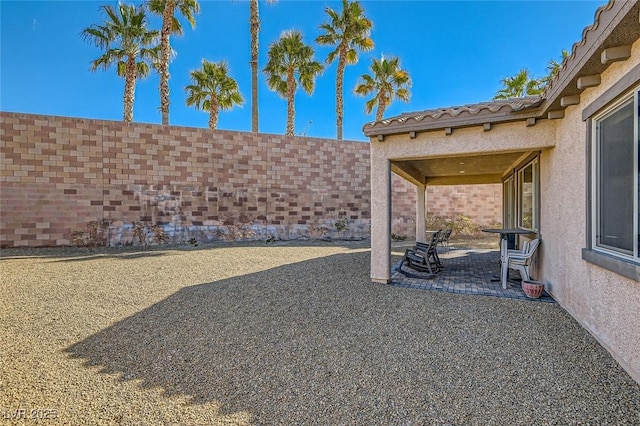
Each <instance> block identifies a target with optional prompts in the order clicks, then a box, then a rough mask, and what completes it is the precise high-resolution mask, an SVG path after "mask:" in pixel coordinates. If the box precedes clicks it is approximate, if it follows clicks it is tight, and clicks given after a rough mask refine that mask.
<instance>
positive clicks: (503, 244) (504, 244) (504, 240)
mask: <svg viewBox="0 0 640 426" xmlns="http://www.w3.org/2000/svg"><path fill="white" fill-rule="evenodd" d="M482 232H489V233H492V234H500V277H502V269H503V268H504V267H505V266H504V259H505V257H506V255H507V250H508V244H509V235H515V234H520V235H524V234H533V233H534V232H533V231H531V230H530V229H520V228H488V229H483V230H482ZM491 281H501V279H500V278H499V277H498V278H495V279H494V278H492V279H491ZM502 288H504V289H506V288H507V283H506V282H503V283H502Z"/></svg>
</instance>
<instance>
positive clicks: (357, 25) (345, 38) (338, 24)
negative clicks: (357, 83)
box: [316, 0, 373, 140]
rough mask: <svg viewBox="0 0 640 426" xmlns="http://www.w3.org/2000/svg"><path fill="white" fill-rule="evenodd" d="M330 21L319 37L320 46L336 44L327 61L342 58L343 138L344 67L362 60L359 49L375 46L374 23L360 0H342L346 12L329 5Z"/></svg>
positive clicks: (339, 111)
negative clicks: (366, 13)
mask: <svg viewBox="0 0 640 426" xmlns="http://www.w3.org/2000/svg"><path fill="white" fill-rule="evenodd" d="M325 12H326V13H327V15H329V18H330V21H329V22H326V23H324V24H322V25H320V29H321V30H323V31H324V34H321V35H319V36H318V37H317V38H316V43H318V44H320V45H331V46H336V49H335V50H334V51H332V52H331V53H329V55H328V56H327V59H326V61H325V62H326V63H327V64H330V63H332V62H333V61H334V60H335V59H336V57H337V58H338V69H337V71H336V127H337V136H338V140H342V121H343V116H344V69H345V66H346V65H347V64H349V65H351V64H355V63H357V62H358V50H361V51H369V50H371V49H373V40H371V38H370V37H369V35H370V34H371V28H372V27H373V23H372V22H371V21H370V20H369V19H367V18H365V17H364V10H363V9H362V7H361V6H360V3H359V2H357V1H354V2H351V3H350V2H349V1H348V0H342V13H341V14H338V13H337V12H336V11H335V10H333V9H330V8H326V9H325Z"/></svg>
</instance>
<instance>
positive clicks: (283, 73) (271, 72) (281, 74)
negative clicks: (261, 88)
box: [263, 30, 323, 136]
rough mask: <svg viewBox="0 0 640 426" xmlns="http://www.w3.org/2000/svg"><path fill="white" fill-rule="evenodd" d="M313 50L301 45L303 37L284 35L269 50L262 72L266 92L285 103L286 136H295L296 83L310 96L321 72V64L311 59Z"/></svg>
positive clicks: (300, 34) (286, 33)
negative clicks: (276, 94) (269, 91)
mask: <svg viewBox="0 0 640 426" xmlns="http://www.w3.org/2000/svg"><path fill="white" fill-rule="evenodd" d="M313 55H314V52H313V47H311V46H308V45H306V44H304V42H303V41H302V33H301V32H300V31H297V30H290V31H285V32H284V33H283V34H282V35H281V36H280V39H279V40H278V41H275V42H273V43H272V44H271V46H270V47H269V53H268V56H269V59H268V61H267V65H266V66H265V68H264V70H263V72H264V73H265V74H266V75H267V84H268V86H269V88H270V89H271V90H273V91H275V92H276V93H278V94H279V95H280V96H282V97H283V98H285V99H286V100H287V130H286V133H285V134H286V135H288V136H293V134H294V118H295V107H294V96H295V92H296V90H297V88H298V83H299V84H300V86H302V88H303V89H304V91H305V92H307V93H308V94H312V93H313V89H314V88H315V79H316V76H317V75H318V74H320V73H321V72H322V69H323V68H322V64H320V62H318V61H315V60H314V59H313Z"/></svg>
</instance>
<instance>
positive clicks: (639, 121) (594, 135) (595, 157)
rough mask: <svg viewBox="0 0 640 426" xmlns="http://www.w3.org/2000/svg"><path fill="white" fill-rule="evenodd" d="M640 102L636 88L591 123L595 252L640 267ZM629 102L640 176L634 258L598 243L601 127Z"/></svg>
mask: <svg viewBox="0 0 640 426" xmlns="http://www.w3.org/2000/svg"><path fill="white" fill-rule="evenodd" d="M638 98H640V86H637V87H634V88H633V89H631V90H629V91H627V92H625V93H624V94H623V95H622V96H620V98H618V99H617V100H616V101H615V102H612V103H611V104H609V105H608V106H607V107H606V108H604V109H602V111H600V112H599V113H598V114H596V115H594V116H593V117H592V119H591V120H590V121H591V123H590V125H591V132H590V135H591V138H590V139H591V140H590V143H591V146H592V149H591V158H590V161H591V176H590V179H591V183H592V184H591V194H590V195H591V197H590V198H591V199H592V200H593V202H592V203H591V217H592V218H593V220H591V230H590V232H591V238H590V240H591V249H592V250H595V251H598V252H602V253H606V254H608V255H610V256H614V257H620V258H622V259H625V260H629V261H632V262H634V263H639V264H640V257H639V256H640V253H639V250H638V241H637V240H638V237H637V236H638V231H639V230H638V219H639V217H640V211H639V210H640V208H639V206H638V203H639V202H640V197H639V195H638V179H637V174H638V150H639V149H640V147H639V146H638V145H639V144H638V126H640V117H638V101H639V99H638ZM629 101H631V104H632V106H633V111H635V114H636V117H635V120H634V126H633V127H634V128H633V140H634V142H635V143H634V149H633V151H634V152H633V169H634V173H635V174H636V179H633V188H632V192H633V194H634V207H633V227H632V231H631V232H632V235H635V236H636V237H635V238H634V240H635V242H634V244H633V249H632V251H631V253H630V254H627V253H624V250H623V249H620V248H618V249H616V248H614V247H610V246H607V245H605V244H604V243H603V244H599V242H598V238H597V235H598V233H599V232H600V231H599V228H598V227H599V224H600V210H601V208H600V207H601V206H600V188H599V182H600V175H599V165H600V158H599V150H600V149H599V143H600V141H599V138H598V130H597V128H598V123H599V122H601V121H602V120H604V119H606V118H609V117H610V116H611V115H613V114H614V113H616V112H618V111H620V110H621V109H622V108H624V107H625V106H627V104H628V103H629Z"/></svg>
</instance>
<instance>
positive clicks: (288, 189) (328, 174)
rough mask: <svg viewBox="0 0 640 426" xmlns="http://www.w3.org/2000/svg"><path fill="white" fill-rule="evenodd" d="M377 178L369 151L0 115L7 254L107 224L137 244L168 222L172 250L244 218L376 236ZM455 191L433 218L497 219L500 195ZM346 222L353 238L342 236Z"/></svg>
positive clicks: (441, 200)
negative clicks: (140, 228) (139, 225)
mask: <svg viewBox="0 0 640 426" xmlns="http://www.w3.org/2000/svg"><path fill="white" fill-rule="evenodd" d="M369 170H370V158H369V144H368V143H359V142H349V141H344V142H338V141H335V140H331V139H317V138H301V137H285V136H281V135H266V134H252V133H245V132H231V131H223V130H216V131H211V130H208V129H196V128H187V127H174V126H172V127H163V126H159V125H150V124H140V123H134V124H129V125H127V124H124V123H122V122H112V121H101V120H88V119H79V118H67V117H52V116H43V115H29V114H16V113H8V112H2V113H0V186H1V188H0V246H2V247H20V246H30V247H37V246H58V245H68V244H70V243H71V241H70V239H71V233H72V231H74V230H80V229H82V228H83V227H84V226H86V224H87V223H88V222H90V221H96V220H102V219H105V220H107V221H108V222H109V223H110V235H109V242H110V243H111V244H121V243H122V244H123V243H127V242H130V241H132V223H133V222H136V221H147V222H152V223H162V224H163V227H164V228H165V229H166V231H167V232H168V233H169V234H170V236H171V238H172V241H173V242H180V241H185V240H188V239H189V238H191V237H195V238H197V239H198V240H200V241H202V240H208V239H212V238H214V234H215V231H216V229H218V227H220V226H221V225H222V224H223V223H224V221H225V220H227V219H228V218H231V217H232V218H235V219H239V218H240V216H241V215H250V216H251V223H252V224H253V228H254V229H255V231H256V232H257V235H256V238H261V239H262V238H266V237H267V236H268V234H271V235H274V236H276V237H279V238H282V239H289V238H299V237H303V236H306V235H308V233H309V227H314V226H315V227H321V226H324V227H325V228H327V229H329V230H330V231H331V233H329V234H327V236H329V237H347V238H368V237H369V235H370V227H369V215H370V211H371V206H370V190H369ZM394 188H395V190H397V191H398V193H399V194H401V195H399V196H397V197H395V198H394V205H393V209H394V212H395V213H394V214H395V217H396V218H397V220H395V224H394V227H393V228H392V232H394V233H395V234H397V235H406V236H412V235H413V234H414V229H413V228H412V227H415V222H414V213H415V200H416V194H415V190H414V187H413V185H411V184H409V183H407V182H405V181H404V180H403V179H401V178H399V177H397V176H394ZM452 190H453V191H454V192H451V194H455V197H450V196H449V195H450V193H448V192H443V193H440V194H437V193H436V194H434V195H429V198H428V202H429V203H430V204H431V206H430V208H431V209H434V207H433V206H434V205H436V206H438V209H434V210H433V211H434V213H436V214H439V215H447V214H448V212H449V211H451V210H452V209H457V208H458V207H457V206H458V205H459V204H460V203H459V200H461V199H466V200H469V201H470V203H469V204H468V205H467V206H468V208H467V209H466V213H465V214H466V215H468V216H469V217H471V218H472V219H473V220H478V221H482V220H483V218H484V217H487V216H492V215H495V214H499V209H494V211H492V210H491V209H488V210H487V209H485V208H484V207H483V206H484V205H485V204H487V203H486V202H485V201H484V200H486V199H490V198H491V197H495V196H496V194H495V188H491V187H490V186H479V187H477V188H473V191H470V190H468V189H467V188H466V187H455V188H452ZM476 196H477V197H478V198H476ZM499 201H500V199H499V196H498V198H497V200H494V202H492V203H489V204H490V205H496V203H499ZM452 206H456V207H452ZM342 217H344V218H347V219H348V221H349V231H347V232H345V233H342V234H338V233H337V232H336V231H337V230H336V227H335V221H336V220H337V219H338V218H342Z"/></svg>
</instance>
